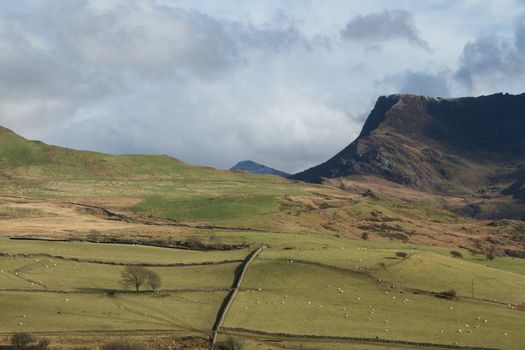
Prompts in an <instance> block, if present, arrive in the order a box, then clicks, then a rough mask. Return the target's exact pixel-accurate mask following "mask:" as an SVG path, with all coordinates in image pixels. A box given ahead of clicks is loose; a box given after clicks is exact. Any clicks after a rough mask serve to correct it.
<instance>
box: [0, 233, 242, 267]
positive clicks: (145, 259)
mask: <svg viewBox="0 0 525 350" xmlns="http://www.w3.org/2000/svg"><path fill="white" fill-rule="evenodd" d="M248 252H249V251H248V250H229V251H210V252H203V251H195V250H186V249H173V248H159V247H150V246H140V245H136V246H133V245H129V244H114V243H89V242H52V241H23V240H9V239H1V238H0V253H8V254H17V253H23V254H50V255H55V256H62V257H66V258H79V259H91V260H100V261H107V262H112V261H114V262H120V263H130V264H133V263H150V264H174V263H201V262H217V261H225V260H239V259H244V257H245V256H246V255H247V254H248Z"/></svg>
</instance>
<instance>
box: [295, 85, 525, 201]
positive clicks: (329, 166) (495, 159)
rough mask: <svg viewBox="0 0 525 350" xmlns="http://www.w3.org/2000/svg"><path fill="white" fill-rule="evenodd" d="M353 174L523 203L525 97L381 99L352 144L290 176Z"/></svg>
mask: <svg viewBox="0 0 525 350" xmlns="http://www.w3.org/2000/svg"><path fill="white" fill-rule="evenodd" d="M352 175H373V176H377V177H380V178H384V179H387V180H390V181H393V182H397V183H399V184H402V185H406V186H410V187H413V188H416V189H418V190H423V191H426V192H433V193H441V194H451V195H476V196H481V197H484V198H496V197H501V196H513V198H514V199H515V200H518V201H521V202H522V203H525V94H521V95H509V94H494V95H490V96H480V97H466V98H447V99H443V98H431V97H426V96H415V95H391V96H382V97H380V98H379V99H378V100H377V102H376V104H375V107H374V109H373V110H372V112H371V113H370V115H369V117H368V119H367V120H366V122H365V125H364V126H363V129H362V131H361V133H360V135H359V137H358V138H357V139H356V140H355V141H354V142H352V143H351V144H350V145H349V146H347V147H346V148H345V149H343V150H342V151H341V152H339V153H338V154H336V155H335V156H334V157H332V158H331V159H329V160H328V161H326V162H325V163H322V164H320V165H318V166H315V167H313V168H310V169H308V170H306V171H303V172H301V173H298V174H295V175H293V176H292V177H291V178H292V179H296V180H302V181H305V182H313V183H320V182H322V181H323V180H324V179H328V178H339V177H348V176H352ZM522 207H523V206H522Z"/></svg>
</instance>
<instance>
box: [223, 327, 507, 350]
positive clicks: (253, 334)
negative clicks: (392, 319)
mask: <svg viewBox="0 0 525 350" xmlns="http://www.w3.org/2000/svg"><path fill="white" fill-rule="evenodd" d="M222 332H223V333H225V334H229V335H242V336H243V337H249V338H255V339H261V338H264V339H265V340H292V341H301V343H303V342H308V341H310V342H319V341H326V342H337V343H352V344H368V345H371V344H373V345H392V346H404V347H413V348H415V349H439V350H445V349H457V350H499V349H497V348H487V347H475V346H461V345H449V344H435V343H423V342H421V343H420V342H411V341H404V340H391V339H382V338H362V337H349V336H321V335H302V334H288V333H270V332H263V331H256V330H249V329H244V328H227V327H223V328H222Z"/></svg>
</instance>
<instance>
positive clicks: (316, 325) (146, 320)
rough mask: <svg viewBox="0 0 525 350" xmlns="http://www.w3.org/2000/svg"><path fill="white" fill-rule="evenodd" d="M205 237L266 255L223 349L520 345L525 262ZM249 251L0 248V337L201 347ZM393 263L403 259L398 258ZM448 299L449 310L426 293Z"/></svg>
mask: <svg viewBox="0 0 525 350" xmlns="http://www.w3.org/2000/svg"><path fill="white" fill-rule="evenodd" d="M214 234H215V235H217V236H218V237H219V238H220V239H221V240H223V241H224V242H225V243H229V244H233V243H240V242H243V243H246V244H249V245H250V246H251V247H252V248H253V247H256V246H259V245H261V244H264V245H265V246H267V248H266V249H264V250H263V252H262V253H261V254H260V255H259V256H258V257H257V258H256V259H255V261H254V262H253V263H252V264H251V265H250V266H249V267H248V269H247V273H246V275H245V278H244V280H243V281H242V283H241V286H240V291H239V293H238V294H237V296H236V297H235V299H234V301H233V305H232V307H231V308H230V310H229V311H228V313H227V314H226V319H225V322H224V324H223V328H222V329H221V330H220V332H221V333H220V334H221V337H220V339H222V340H224V339H227V338H228V337H229V336H235V337H239V338H242V339H244V342H245V347H246V348H249V349H251V348H253V349H274V348H275V349H280V348H283V347H288V348H291V349H294V348H300V347H302V346H304V347H303V348H304V349H338V348H341V349H343V348H345V346H348V344H349V343H352V344H360V345H359V346H361V347H360V348H362V349H371V350H383V349H403V348H406V346H404V345H403V343H400V342H416V343H417V342H422V343H435V344H447V345H454V344H456V345H458V346H485V347H493V348H501V349H516V350H518V349H521V345H522V344H523V342H525V336H524V335H523V332H522V329H523V327H525V312H524V309H523V303H525V295H524V294H523V288H524V286H525V264H524V262H523V260H520V259H511V258H502V257H497V258H496V259H495V260H494V261H488V260H486V259H483V258H482V257H481V256H474V255H470V256H469V255H468V253H466V252H465V258H464V259H455V258H452V257H450V256H449V254H447V251H446V250H445V249H443V248H432V247H425V246H417V245H409V244H401V243H388V242H377V241H375V242H370V241H363V240H352V239H347V238H337V237H331V236H327V235H315V234H293V235H292V234H279V233H265V232H242V231H238V232H237V231H236V232H227V231H224V232H215V233H214ZM250 251H251V250H250V249H241V250H230V251H210V252H203V251H195V250H183V249H173V248H160V247H149V246H142V245H130V244H109V243H88V242H80V241H74V242H50V241H22V240H7V239H1V240H0V253H1V254H2V256H1V257H0V294H1V298H0V309H1V310H2V315H3V316H4V317H3V318H2V320H1V321H0V332H2V333H4V334H8V333H10V332H16V331H29V332H36V333H39V332H43V333H41V334H56V332H59V333H61V334H64V336H66V335H67V334H75V332H102V333H101V334H107V336H108V337H109V336H111V334H112V332H124V333H123V334H129V335H132V334H133V333H134V332H139V331H140V332H160V333H159V336H160V335H166V334H178V335H193V336H197V337H200V338H202V339H208V338H209V336H210V334H211V329H212V326H213V324H214V322H215V319H216V317H217V314H218V312H219V309H220V306H221V304H222V303H223V301H224V299H225V297H226V295H227V293H228V290H229V288H230V287H231V285H232V283H233V280H234V278H235V273H236V269H237V268H238V267H239V265H240V263H241V261H242V260H243V259H244V258H245V257H246V256H247V255H248V254H249V252H250ZM399 251H403V252H405V253H406V255H407V256H406V257H405V258H402V257H399V256H396V252H399ZM133 264H146V265H148V266H149V265H155V266H149V267H148V268H150V269H152V270H154V271H155V272H157V273H158V274H159V276H161V279H162V287H161V289H160V291H159V292H157V293H152V292H150V291H147V288H144V289H143V292H140V293H135V292H131V291H129V290H125V289H124V288H123V287H122V286H121V285H120V283H119V280H120V272H121V271H122V270H123V268H124V267H125V266H126V265H133ZM472 280H474V281H475V283H474V287H475V290H474V298H472V295H471V292H472V291H471V287H472ZM450 289H454V290H456V291H457V293H458V294H459V298H458V299H457V300H448V299H445V298H440V297H438V296H437V295H436V294H437V293H439V292H444V291H447V290H450ZM261 332H262V333H261ZM274 333H286V334H289V335H290V336H291V337H288V338H287V337H284V338H283V336H282V335H279V336H277V335H272V334H274ZM301 336H303V337H305V338H303V339H302V341H301ZM306 336H324V337H326V339H315V338H307V337H306ZM294 337H295V338H294ZM330 337H334V339H331V338H330ZM337 337H343V338H344V337H352V338H353V339H354V338H355V339H354V340H341V339H339V340H338V338H337ZM359 338H363V339H364V338H366V339H380V340H381V341H384V340H386V341H392V342H393V343H391V344H383V343H381V342H369V341H367V340H365V341H363V342H359V341H357V340H356V339H359ZM279 344H280V345H279ZM63 348H64V349H67V348H68V347H67V344H66V345H63Z"/></svg>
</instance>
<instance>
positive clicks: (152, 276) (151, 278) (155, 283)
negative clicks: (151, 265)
mask: <svg viewBox="0 0 525 350" xmlns="http://www.w3.org/2000/svg"><path fill="white" fill-rule="evenodd" d="M148 284H149V286H150V287H151V290H152V291H154V292H156V291H157V289H159V288H160V285H161V280H160V276H159V275H158V274H157V273H156V272H155V271H151V270H148Z"/></svg>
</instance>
